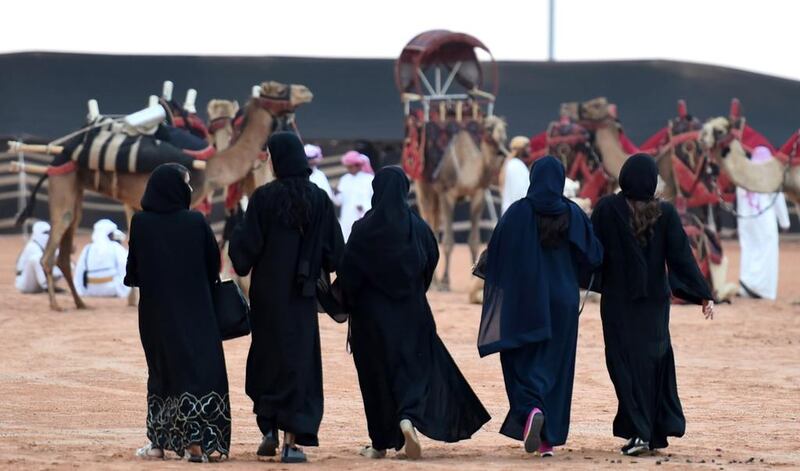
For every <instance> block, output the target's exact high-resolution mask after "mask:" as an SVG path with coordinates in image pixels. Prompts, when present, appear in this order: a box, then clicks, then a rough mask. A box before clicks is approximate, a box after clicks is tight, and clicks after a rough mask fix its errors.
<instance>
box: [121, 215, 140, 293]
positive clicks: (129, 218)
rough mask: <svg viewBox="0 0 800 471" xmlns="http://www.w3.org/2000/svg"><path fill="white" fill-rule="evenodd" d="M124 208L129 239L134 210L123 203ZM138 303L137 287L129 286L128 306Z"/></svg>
mask: <svg viewBox="0 0 800 471" xmlns="http://www.w3.org/2000/svg"><path fill="white" fill-rule="evenodd" d="M123 207H124V209H125V224H126V226H127V228H128V239H129V240H130V236H131V219H133V215H134V214H136V210H134V209H133V208H132V207H130V206H129V205H127V204H126V205H123ZM138 305H139V288H136V287H135V286H134V287H133V288H131V291H130V293H128V306H131V307H136V306H138Z"/></svg>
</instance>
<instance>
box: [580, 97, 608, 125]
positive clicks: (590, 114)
mask: <svg viewBox="0 0 800 471" xmlns="http://www.w3.org/2000/svg"><path fill="white" fill-rule="evenodd" d="M614 114H615V113H614V110H613V105H612V104H610V103H609V102H608V100H607V99H606V98H605V97H598V98H592V99H591V100H588V101H584V102H583V103H581V104H580V105H579V107H578V119H579V120H580V121H589V122H598V123H599V122H601V121H606V120H609V119H615V118H616V117H615V116H614Z"/></svg>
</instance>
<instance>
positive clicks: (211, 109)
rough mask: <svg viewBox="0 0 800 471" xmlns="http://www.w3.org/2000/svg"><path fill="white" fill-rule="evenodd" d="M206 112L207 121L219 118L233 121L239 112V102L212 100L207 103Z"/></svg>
mask: <svg viewBox="0 0 800 471" xmlns="http://www.w3.org/2000/svg"><path fill="white" fill-rule="evenodd" d="M206 110H207V111H208V120H209V121H213V120H215V119H221V118H225V119H233V117H234V116H236V112H237V111H239V102H238V101H230V100H219V99H214V100H211V101H209V102H208V107H206Z"/></svg>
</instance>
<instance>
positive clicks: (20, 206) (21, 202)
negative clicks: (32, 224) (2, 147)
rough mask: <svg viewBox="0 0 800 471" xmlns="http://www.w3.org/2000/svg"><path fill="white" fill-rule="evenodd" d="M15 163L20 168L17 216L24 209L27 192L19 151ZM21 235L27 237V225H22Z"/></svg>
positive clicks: (21, 153) (22, 161)
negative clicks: (17, 163) (16, 162)
mask: <svg viewBox="0 0 800 471" xmlns="http://www.w3.org/2000/svg"><path fill="white" fill-rule="evenodd" d="M17 161H18V162H19V168H20V172H19V186H18V189H17V190H18V192H19V198H18V199H17V214H20V213H21V212H22V210H24V209H25V201H26V200H27V192H28V185H27V183H28V182H27V180H28V177H27V174H26V173H25V155H24V153H23V152H22V151H21V150H20V151H19V152H17ZM22 235H23V236H26V235H28V225H27V224H23V225H22Z"/></svg>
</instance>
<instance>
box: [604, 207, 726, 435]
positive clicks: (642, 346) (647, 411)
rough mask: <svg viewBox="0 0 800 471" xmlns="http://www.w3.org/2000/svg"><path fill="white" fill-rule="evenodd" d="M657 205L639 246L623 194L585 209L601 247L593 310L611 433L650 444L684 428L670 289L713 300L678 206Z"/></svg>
mask: <svg viewBox="0 0 800 471" xmlns="http://www.w3.org/2000/svg"><path fill="white" fill-rule="evenodd" d="M660 206H661V212H662V214H661V216H660V217H659V219H658V221H657V222H656V223H655V225H654V227H653V232H652V235H651V236H650V238H649V239H648V242H647V244H646V246H644V247H641V246H639V244H638V243H637V242H636V239H635V238H634V237H633V232H632V230H631V228H630V222H629V217H630V214H629V213H630V209H629V207H628V203H627V201H626V199H625V197H624V196H622V195H612V196H609V197H606V198H604V199H603V200H601V201H600V202H599V203H598V205H597V207H596V208H595V209H594V213H593V214H592V221H593V222H594V227H595V232H596V233H597V236H598V238H599V239H600V241H601V242H602V243H603V246H604V247H605V260H604V263H603V268H602V276H601V279H602V286H601V291H602V295H603V296H602V300H601V304H600V313H601V317H602V321H603V337H604V339H605V345H606V365H607V367H608V372H609V375H610V376H611V381H612V382H613V383H614V388H615V390H616V393H617V399H618V401H619V406H618V409H617V415H616V417H615V419H614V435H616V436H618V437H622V438H626V439H629V438H640V439H642V440H644V441H646V442H649V443H650V448H652V449H655V448H664V447H666V446H667V445H668V443H667V437H668V436H674V437H680V436H683V434H684V431H685V428H686V420H685V418H684V416H683V410H682V408H681V403H680V399H679V398H678V388H677V382H676V377H675V360H674V357H673V352H672V345H671V341H670V333H669V311H670V291H671V292H672V294H674V295H676V296H678V297H681V298H684V299H686V300H687V301H690V302H695V303H700V302H702V300H710V299H713V297H712V294H711V292H710V290H709V288H708V285H707V284H706V281H705V279H704V277H703V275H702V273H701V272H700V270H699V268H698V267H697V264H696V262H695V259H694V257H693V255H692V251H691V247H690V246H689V241H688V239H687V237H686V233H685V232H684V231H683V227H682V225H681V221H680V217H679V216H678V213H677V212H676V211H675V208H674V207H673V206H672V205H670V204H668V203H660ZM634 261H636V263H634ZM667 269H668V271H667ZM634 281H636V282H635V283H634Z"/></svg>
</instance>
